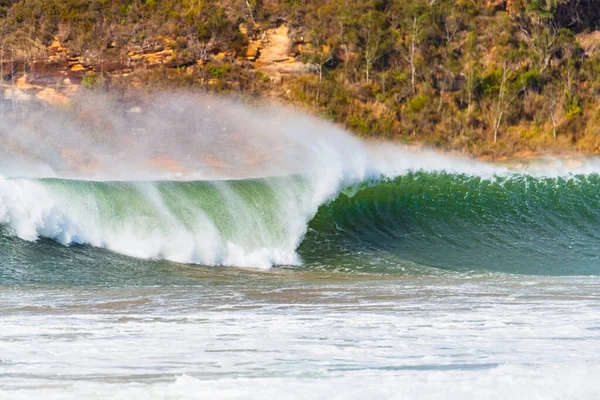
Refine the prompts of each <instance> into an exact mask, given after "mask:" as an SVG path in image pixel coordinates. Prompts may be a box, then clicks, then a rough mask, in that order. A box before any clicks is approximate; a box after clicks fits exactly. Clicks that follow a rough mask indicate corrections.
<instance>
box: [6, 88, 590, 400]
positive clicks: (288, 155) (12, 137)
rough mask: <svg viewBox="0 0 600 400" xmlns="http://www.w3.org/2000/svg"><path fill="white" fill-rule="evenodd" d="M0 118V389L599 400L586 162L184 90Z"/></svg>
mask: <svg viewBox="0 0 600 400" xmlns="http://www.w3.org/2000/svg"><path fill="white" fill-rule="evenodd" d="M90 96H91V97H90V98H83V99H78V100H77V102H76V103H75V104H74V105H73V107H72V110H71V109H70V110H67V109H65V110H62V111H61V110H51V112H48V110H46V109H44V108H34V107H28V106H26V105H19V104H16V105H15V107H14V109H13V110H14V111H11V113H10V114H6V115H3V116H2V118H3V119H2V118H0V399H1V400H4V399H6V400H13V399H14V400H21V399H36V400H37V399H44V400H54V399H61V400H62V399H77V400H79V399H92V400H93V399H98V400H100V399H102V400H106V399H123V400H125V399H127V400H131V399H144V400H146V399H165V400H179V399H264V398H286V399H328V400H329V399H360V400H363V399H460V400H463V399H507V398H510V399H560V400H564V399H597V398H600V379H598V378H599V377H600V259H599V257H600V229H599V227H600V162H599V161H598V159H580V160H575V161H576V162H572V161H573V160H571V161H565V160H563V161H560V160H545V161H543V162H539V163H537V162H534V163H525V164H523V163H520V165H512V166H500V165H492V164H486V163H481V162H476V161H473V160H465V159H459V158H454V157H450V156H448V155H442V154H439V153H435V152H432V151H425V150H420V151H417V150H414V149H413V150H410V149H406V148H402V147H399V146H397V145H391V144H383V143H372V142H370V143H367V142H364V141H361V140H359V139H357V138H355V137H352V136H350V135H348V134H347V133H345V132H343V131H342V130H340V129H339V128H337V127H334V126H331V125H328V124H325V123H323V122H319V121H316V120H313V119H311V118H308V117H304V116H299V115H296V114H292V113H289V112H286V111H285V110H281V109H272V108H268V109H256V108H255V109H250V108H248V107H247V106H244V105H239V104H236V103H232V102H226V101H224V100H215V99H213V98H207V97H198V96H197V95H181V94H178V95H174V94H171V95H165V96H164V97H163V98H160V99H155V98H152V99H151V101H150V102H149V103H148V104H142V105H141V106H139V107H135V108H128V107H129V106H124V105H123V104H122V103H119V102H116V101H113V100H111V99H107V98H104V97H102V96H100V95H98V94H94V95H93V96H92V95H90Z"/></svg>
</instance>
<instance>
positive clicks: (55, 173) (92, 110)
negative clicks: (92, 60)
mask: <svg viewBox="0 0 600 400" xmlns="http://www.w3.org/2000/svg"><path fill="white" fill-rule="evenodd" d="M74 104H75V105H74V106H73V107H72V108H69V109H63V110H55V109H43V108H38V109H34V108H23V107H19V108H17V112H16V113H7V114H5V115H3V116H2V119H3V120H2V122H3V123H2V124H0V143H1V144H2V146H1V147H0V148H1V150H0V160H1V162H0V175H3V177H0V224H1V225H2V227H3V228H2V229H3V231H4V234H8V235H12V236H16V237H18V238H21V239H23V240H27V241H35V240H37V239H38V238H40V237H44V238H50V239H53V240H55V241H57V242H59V243H61V244H63V245H72V244H86V245H91V246H94V247H102V248H106V249H109V250H112V251H114V252H118V253H121V254H125V255H129V256H134V257H140V258H155V259H167V260H171V261H176V262H182V263H197V264H204V265H233V266H242V267H254V268H269V267H271V266H273V265H299V264H301V263H302V262H303V260H302V258H301V257H300V256H299V255H298V251H297V250H298V248H299V246H300V245H301V243H302V242H303V239H304V238H305V235H306V233H307V230H308V229H309V227H310V228H311V232H310V233H309V238H312V241H310V243H313V244H314V246H313V250H312V253H311V250H310V249H308V245H307V244H304V246H303V248H302V253H303V254H305V255H306V256H305V257H309V258H310V257H311V256H310V255H311V254H312V257H313V258H312V259H318V258H319V257H318V254H316V253H317V252H321V253H322V256H323V257H330V256H333V254H332V253H331V252H327V251H325V249H324V248H322V247H320V246H319V245H318V243H320V242H322V240H323V239H324V238H325V237H327V235H325V236H319V235H318V233H319V232H324V234H325V233H326V232H327V231H328V229H337V230H338V231H339V232H342V231H344V230H345V229H346V228H347V226H346V227H344V226H343V225H344V223H345V224H353V223H355V224H358V223H360V224H362V226H363V229H364V234H360V233H357V234H356V235H357V236H358V237H359V238H361V239H360V240H359V242H364V241H365V240H366V239H365V238H366V237H367V236H368V235H371V234H372V233H373V232H375V231H379V230H380V231H382V232H387V236H382V237H379V239H378V241H379V242H378V243H380V244H383V245H385V244H386V243H389V241H390V238H396V239H397V243H401V242H402V241H400V240H399V239H398V238H399V235H400V236H401V234H402V232H400V231H399V230H393V227H394V226H396V225H398V218H399V215H400V217H402V215H401V214H402V213H405V214H406V213H408V212H409V211H410V208H411V206H414V204H404V203H394V202H393V201H391V200H392V199H393V198H395V197H394V196H398V195H400V196H401V195H402V194H403V193H404V194H406V193H410V191H411V187H414V185H415V184H417V183H418V182H417V181H419V180H421V181H425V182H428V183H429V185H425V186H424V188H425V189H424V190H423V191H422V192H420V193H419V196H423V199H427V198H428V197H427V196H430V195H431V194H433V193H436V192H439V191H440V190H448V191H449V193H453V194H454V195H458V194H461V192H460V190H456V188H458V189H460V187H461V185H463V186H464V185H465V184H467V183H465V182H474V180H472V179H466V178H460V176H463V177H477V179H479V180H480V181H481V179H484V180H486V181H487V182H492V181H494V180H497V178H498V177H499V176H505V177H508V178H507V179H509V181H510V180H511V179H515V178H514V177H515V176H526V175H531V176H536V177H537V178H535V179H541V177H543V176H548V175H553V176H555V177H557V176H569V175H573V174H575V173H587V174H590V173H592V174H593V173H595V172H596V170H597V168H596V162H595V161H593V160H590V161H586V162H583V163H581V164H580V165H579V166H578V169H577V170H569V169H567V168H566V167H564V166H563V165H556V163H555V165H553V166H552V168H544V167H538V168H537V169H536V168H532V169H530V170H526V171H521V172H519V174H516V173H514V172H510V171H509V170H508V169H507V168H505V167H500V166H491V165H489V164H484V163H480V162H475V161H470V160H462V159H456V158H452V157H449V156H446V155H442V154H438V153H435V152H432V151H415V150H408V149H406V148H403V147H401V146H396V145H392V144H383V143H373V142H364V141H361V140H359V139H358V138H356V137H353V136H351V135H349V134H348V133H346V132H344V131H343V130H341V129H340V128H338V127H336V126H334V125H331V124H328V123H326V122H323V121H319V120H316V119H314V118H310V117H307V116H303V115H301V114H298V113H294V112H291V111H289V110H286V109H283V108H279V107H249V106H246V105H241V104H239V103H236V102H234V101H232V100H224V99H215V98H211V97H206V96H198V95H191V94H186V93H179V94H170V95H162V96H158V97H154V98H152V99H151V100H139V101H137V102H133V101H130V102H125V101H116V100H115V99H114V98H110V97H108V96H106V97H103V96H99V95H94V96H93V97H81V98H79V99H77V101H76V102H74ZM416 172H418V173H420V174H421V175H418V174H417V175H414V173H416ZM439 173H443V174H445V175H444V176H448V177H450V178H448V179H446V180H439V179H437V178H432V177H434V176H436V174H439ZM410 174H413V175H410ZM407 175H410V179H409V180H408V181H407V180H406V179H405V180H404V181H403V184H402V185H397V186H394V187H393V190H390V187H389V186H382V185H383V183H385V182H390V181H393V180H394V179H395V178H398V177H405V176H407ZM452 177H459V178H452ZM456 179H458V180H456ZM461 179H466V180H465V181H464V182H463V181H461ZM555 179H558V178H555ZM382 182H383V183H382ZM406 182H410V185H408V186H407V185H405V183H406ZM461 182H462V183H461ZM555 183H556V182H554V183H552V182H551V183H549V184H548V185H549V186H548V187H551V186H552V185H553V184H555ZM448 184H450V187H447V186H446V185H448ZM583 184H584V185H585V184H586V183H585V182H584V183H583ZM365 185H366V186H365ZM369 185H371V186H374V187H376V188H377V187H380V189H375V192H374V194H373V195H372V196H371V197H372V198H371V199H370V200H369V201H371V203H369V204H368V205H365V204H358V205H356V204H353V205H349V204H347V203H344V200H343V199H341V200H339V201H337V202H334V203H333V204H332V207H329V208H328V207H327V206H326V205H327V204H329V203H330V202H332V201H334V200H335V199H336V198H338V196H339V194H340V192H343V193H344V195H343V197H344V198H352V196H353V195H354V194H355V192H356V191H357V190H359V189H361V190H362V191H365V188H366V187H369ZM378 185H379V186H378ZM452 185H454V186H456V187H453V186H452ZM484 186H485V185H484ZM484 186H480V187H479V188H475V189H474V191H473V190H472V191H470V192H469V193H462V195H464V196H465V197H464V199H467V197H468V196H479V195H482V194H481V193H482V192H481V191H482V190H487V189H486V187H484ZM488 186H489V185H488ZM488 189H489V188H488ZM365 193H368V192H365ZM370 193H373V191H371V192H370ZM500 195H501V196H502V194H500ZM504 195H505V196H510V195H511V192H510V190H509V191H508V192H506V193H505V194H504ZM348 196H350V197H348ZM361 196H364V194H361ZM492 197H493V196H492ZM361 198H363V197H360V196H359V197H357V199H361ZM448 199H450V200H452V201H451V202H450V204H458V205H459V207H461V204H462V206H464V207H471V206H472V205H470V204H469V203H468V201H465V202H464V204H463V203H462V202H461V201H462V200H461V199H460V198H458V197H454V198H447V199H446V200H448ZM520 199H521V200H519V201H525V202H527V201H531V200H533V201H538V200H539V199H538V198H536V197H535V196H534V198H533V199H531V198H527V197H526V196H525V197H522V198H520ZM417 200H418V199H417ZM499 202H500V203H501V199H500V200H498V199H495V200H494V199H492V200H491V201H490V203H489V204H491V206H493V207H496V208H494V209H493V210H489V212H491V213H495V214H494V215H497V214H498V213H501V212H502V210H501V209H500V208H498V207H497V206H498V204H497V203H499ZM344 204H346V206H347V208H342V209H340V206H342V205H344ZM373 204H383V205H384V206H385V207H387V208H390V207H392V208H393V210H391V212H388V213H387V214H386V213H383V214H381V213H379V212H378V211H377V210H374V212H372V213H370V214H365V213H363V212H361V210H365V209H366V208H365V207H367V208H368V207H372V206H373ZM519 204H520V203H518V202H517V204H516V205H515V204H508V205H507V206H516V209H519ZM586 204H587V203H586ZM572 205H573V206H574V205H575V203H573V204H572ZM440 206H443V207H447V206H448V205H442V204H440ZM479 206H480V207H482V208H481V212H482V213H485V212H487V211H488V210H486V209H485V207H486V205H485V204H483V205H479ZM324 207H325V208H324ZM361 207H362V208H361ZM320 209H321V210H322V211H321V212H320V214H319V216H318V219H317V221H316V222H313V223H312V225H311V224H310V222H311V221H312V220H313V218H314V217H315V215H317V213H318V212H319V210H320ZM328 210H336V211H335V212H336V213H338V214H339V213H340V212H341V213H342V214H345V215H347V216H349V218H355V219H356V220H355V221H348V220H345V222H343V221H342V220H340V219H339V216H338V217H337V218H334V219H333V220H329V221H328V226H324V225H323V224H322V221H323V220H324V217H323V215H324V213H325V214H326V213H327V212H329V211H328ZM340 210H341V211H340ZM382 215H385V216H386V218H385V220H381V216H382ZM426 217H427V218H426V220H427V219H428V218H431V219H435V218H440V215H437V214H434V213H432V214H430V215H426ZM369 218H370V219H369ZM402 218H405V217H402ZM442 218H447V216H442ZM377 219H379V221H377ZM405 219H406V218H405ZM367 220H369V221H370V223H368V222H366V221H367ZM318 221H321V225H320V228H319V229H318V230H317V234H316V235H315V234H314V232H313V231H314V229H313V227H314V226H315V224H318ZM459 221H460V219H459V220H458V221H457V222H459ZM497 222H498V220H493V219H492V220H490V221H484V220H481V221H479V222H477V221H475V222H474V223H475V225H474V226H465V227H464V229H471V230H473V228H474V227H477V226H480V225H479V224H485V223H490V224H492V225H490V226H493V224H495V223H497ZM400 225H401V224H400ZM467 225H468V224H467ZM508 226H510V220H509V225H508ZM396 228H397V229H406V227H404V228H402V227H398V226H396ZM475 231H476V229H475ZM346 232H347V231H346ZM407 232H408V231H407ZM429 234H431V235H433V236H432V237H434V236H435V234H436V232H435V231H433V230H432V231H431V232H426V233H424V235H429ZM457 234H458V235H459V236H460V232H458V233H457ZM342 236H344V235H342ZM315 238H316V239H315ZM347 239H348V238H347V237H346V238H345V239H344V240H347ZM467 239H468V238H467ZM467 239H465V240H467ZM336 240H337V239H336ZM523 240H527V239H526V238H523ZM367 242H368V240H367ZM327 243H328V247H329V248H334V249H336V252H337V254H342V255H343V254H344V253H345V252H348V251H350V250H352V252H355V253H360V252H361V249H360V248H356V247H355V246H347V247H344V248H341V247H339V243H340V242H332V243H329V242H327ZM370 245H371V246H372V245H375V243H371V244H370ZM383 245H382V246H383ZM404 245H406V246H412V247H410V248H413V249H417V248H421V250H422V251H427V250H426V249H425V248H423V247H422V246H420V245H418V243H412V244H411V243H408V242H406V243H404ZM336 246H337V247H336ZM384 247H385V246H383V247H381V246H380V247H378V248H379V249H381V250H384ZM490 248H494V246H493V245H492V246H489V247H487V249H488V250H489V249H490ZM497 248H500V249H501V248H502V246H500V247H497ZM483 250H484V251H485V249H483ZM477 251H482V249H478V250H477ZM408 253H410V252H406V251H405V252H403V254H405V255H406V254H408ZM415 254H416V253H414V254H412V256H411V257H412V259H417V260H418V261H419V262H423V263H426V264H434V265H435V264H436V263H435V262H432V260H431V258H428V257H418V256H417V257H415ZM408 255H409V256H410V254H408ZM437 256H439V257H442V258H441V259H443V256H442V255H441V254H439V255H436V257H437ZM411 257H409V259H411ZM353 260H354V261H352V262H355V259H353ZM479 261H481V262H484V260H483V259H482V260H479ZM479 261H478V262H479ZM454 263H455V264H460V258H459V259H457V260H455V262H454ZM467 264H468V265H472V264H473V263H471V264H469V263H467ZM473 265H476V263H475V264H473Z"/></svg>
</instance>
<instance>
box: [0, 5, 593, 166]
mask: <svg viewBox="0 0 600 400" xmlns="http://www.w3.org/2000/svg"><path fill="white" fill-rule="evenodd" d="M598 21H600V7H598V5H597V2H595V1H594V0H535V1H528V0H514V1H488V0H354V1H351V0H114V1H110V0H91V1H88V0H0V37H1V39H0V56H1V60H0V67H1V70H0V75H1V76H2V79H3V80H4V82H3V83H4V85H5V86H10V85H14V84H15V82H16V81H18V80H19V78H22V77H23V76H25V80H26V81H27V82H28V83H32V84H35V85H42V86H44V85H45V86H48V87H55V88H58V89H57V90H59V91H60V90H61V85H62V84H64V82H65V77H67V78H68V81H69V82H71V83H82V85H83V87H84V88H86V90H109V91H110V90H113V91H116V92H118V91H121V92H123V93H126V92H127V91H128V90H129V89H131V88H141V89H144V90H145V91H152V90H153V89H156V88H165V87H173V86H186V87H188V86H189V87H196V88H199V89H201V90H210V91H215V92H224V93H233V94H234V95H237V96H240V97H243V98H262V97H275V98H276V99H279V100H282V101H284V102H289V103H293V104H295V105H298V106H301V107H304V108H306V109H308V110H310V111H311V112H314V113H316V114H319V115H321V116H323V117H325V118H328V119H331V120H333V121H336V122H339V123H341V124H343V125H344V126H346V127H348V128H349V129H350V130H352V131H354V132H355V133H356V134H358V135H361V136H371V137H379V138H389V139H395V140H401V141H405V142H409V143H424V144H426V145H430V146H434V147H441V148H445V149H451V150H456V151H463V152H466V153H468V154H473V155H476V156H482V157H490V158H498V157H503V156H507V155H515V154H517V155H518V154H526V153H527V152H532V151H533V152H546V151H548V152H560V151H565V150H574V151H581V152H585V153H600V101H599V95H600V75H599V74H600V53H599V52H598V48H599V47H600V33H599V32H596V31H595V29H596V28H597V24H598ZM597 33H598V34H597ZM276 35H279V36H276ZM276 43H277V46H279V47H284V48H283V49H280V48H278V49H275V50H273V49H274V46H275V44H276ZM267 54H269V56H267ZM261 57H262V58H261ZM266 59H268V61H265V60H266Z"/></svg>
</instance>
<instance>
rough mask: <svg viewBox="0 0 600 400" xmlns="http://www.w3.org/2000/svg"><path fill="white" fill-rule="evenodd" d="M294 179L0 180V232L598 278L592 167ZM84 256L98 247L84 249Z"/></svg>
mask: <svg viewBox="0 0 600 400" xmlns="http://www.w3.org/2000/svg"><path fill="white" fill-rule="evenodd" d="M318 187H319V180H318V179H316V178H315V179H313V180H311V179H309V178H306V177H300V176H289V177H274V178H264V179H248V180H230V181H207V182H172V181H165V182H88V181H69V180H56V179H42V180H32V179H14V178H11V179H6V178H4V179H2V180H0V223H1V224H2V227H3V234H4V235H5V236H13V237H15V236H16V237H18V238H20V239H23V240H27V241H35V240H37V239H38V238H40V237H42V238H50V239H53V240H55V241H56V242H58V243H60V244H62V245H73V244H84V245H89V246H91V247H100V248H105V249H108V250H111V251H113V252H116V253H119V254H124V255H128V256H133V257H138V258H151V259H165V260H170V261H176V262H181V263H195V264H202V265H226V266H238V267H251V268H269V267H271V266H273V265H293V266H302V267H303V268H318V269H337V270H340V269H341V270H346V271H365V272H384V273H393V272H398V271H400V272H402V271H405V270H406V268H410V266H411V265H415V264H416V265H419V266H429V267H435V268H442V269H450V270H462V271H465V270H466V271H469V270H482V271H486V270H487V271H501V272H512V273H524V274H544V275H547V274H565V275H582V274H583V275H586V274H598V273H599V272H600V268H599V267H598V266H597V260H598V250H599V248H598V243H599V239H600V237H599V236H600V234H598V231H597V226H599V223H600V205H599V204H598V193H600V176H598V175H596V174H592V175H575V176H565V177H532V176H528V175H522V174H519V175H518V174H508V175H505V176H490V177H481V176H474V175H465V174H459V173H446V172H409V173H406V174H404V175H402V176H399V177H396V178H381V179H380V180H377V181H376V180H373V179H371V180H369V181H368V182H366V183H364V182H363V183H361V184H356V185H354V186H345V188H344V189H343V190H341V191H340V190H339V189H337V188H334V189H332V190H331V191H319V190H318ZM89 251H93V249H91V248H90V249H89Z"/></svg>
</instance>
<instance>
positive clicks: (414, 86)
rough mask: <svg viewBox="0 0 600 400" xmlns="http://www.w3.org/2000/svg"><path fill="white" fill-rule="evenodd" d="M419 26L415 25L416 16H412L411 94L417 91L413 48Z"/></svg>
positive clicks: (414, 47) (414, 48)
mask: <svg viewBox="0 0 600 400" xmlns="http://www.w3.org/2000/svg"><path fill="white" fill-rule="evenodd" d="M418 29H419V27H418V25H417V17H416V16H415V17H413V34H412V39H411V44H410V84H411V86H412V92H413V94H415V93H417V89H416V75H417V69H416V67H415V50H416V41H417V34H418V33H419V31H418Z"/></svg>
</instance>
